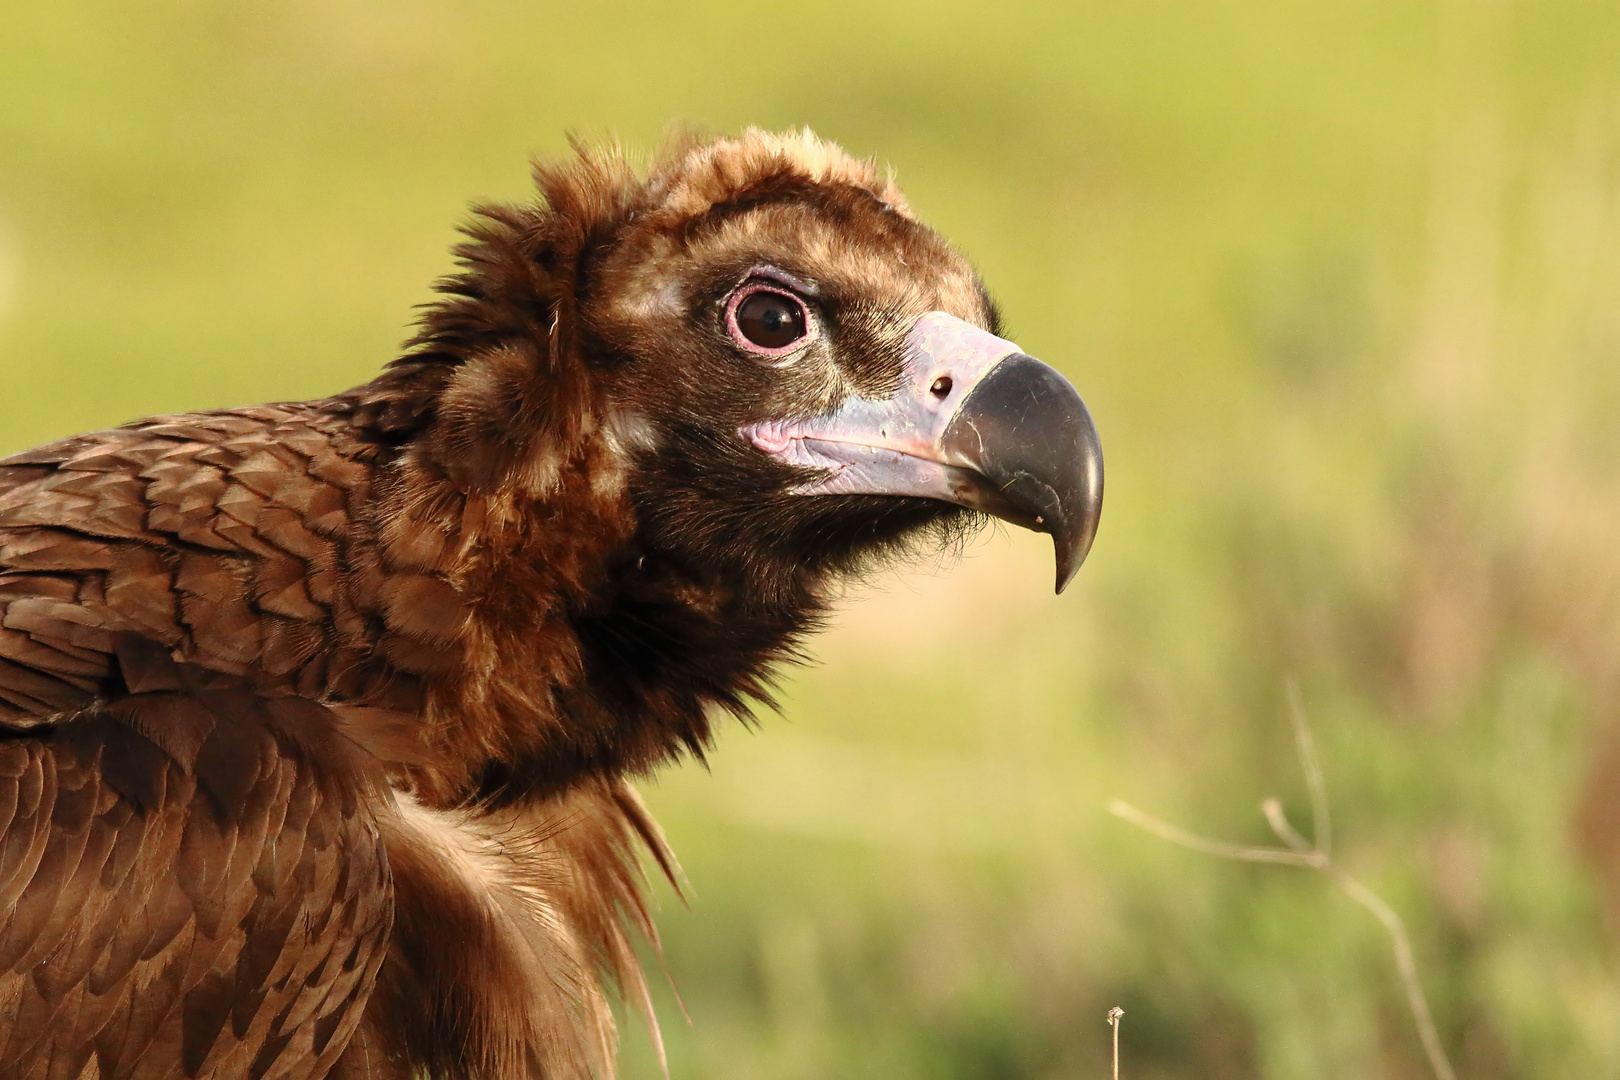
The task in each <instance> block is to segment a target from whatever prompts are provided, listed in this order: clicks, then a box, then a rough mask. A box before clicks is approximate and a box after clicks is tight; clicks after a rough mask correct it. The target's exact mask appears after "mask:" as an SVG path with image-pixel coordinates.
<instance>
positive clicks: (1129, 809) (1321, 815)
mask: <svg viewBox="0 0 1620 1080" xmlns="http://www.w3.org/2000/svg"><path fill="white" fill-rule="evenodd" d="M1288 705H1289V709H1288V715H1289V719H1290V720H1291V721H1292V723H1293V727H1294V745H1295V748H1296V749H1297V751H1298V752H1299V762H1300V766H1301V768H1302V769H1303V771H1304V773H1305V786H1306V788H1307V789H1308V790H1309V792H1310V796H1311V835H1312V838H1313V839H1312V840H1311V841H1307V840H1306V839H1305V837H1303V836H1302V835H1300V833H1299V830H1297V829H1295V828H1294V826H1293V825H1292V824H1291V823H1290V822H1289V820H1288V817H1287V815H1285V814H1284V813H1283V808H1282V803H1281V802H1280V801H1278V800H1277V799H1276V798H1268V799H1266V800H1265V801H1264V802H1262V803H1261V804H1260V811H1261V813H1263V814H1265V816H1266V822H1267V824H1269V825H1270V826H1271V831H1272V832H1273V833H1275V834H1276V835H1277V839H1279V840H1281V841H1282V842H1283V845H1284V846H1282V847H1248V846H1244V845H1240V844H1228V843H1226V842H1224V841H1221V840H1212V839H1210V838H1208V837H1204V836H1199V835H1198V834H1197V833H1192V832H1188V831H1187V830H1186V829H1183V828H1180V827H1178V826H1175V825H1172V824H1170V823H1169V822H1167V821H1161V820H1160V819H1158V818H1156V817H1153V816H1152V815H1151V814H1145V813H1143V812H1142V811H1140V810H1138V809H1136V807H1134V806H1132V805H1131V804H1130V803H1127V802H1124V801H1122V800H1120V799H1115V800H1114V801H1113V802H1112V803H1110V804H1109V807H1108V809H1109V811H1110V812H1112V813H1113V814H1115V815H1116V816H1118V817H1122V818H1124V819H1125V820H1126V821H1129V822H1130V823H1131V824H1133V825H1135V826H1137V827H1138V828H1141V829H1144V830H1146V831H1147V832H1150V833H1152V834H1153V835H1155V836H1158V837H1160V838H1162V839H1165V840H1168V841H1170V842H1171V843H1172V844H1179V845H1180V846H1182V847H1185V848H1191V849H1192V850H1193V851H1198V852H1202V853H1203V854H1205V855H1213V856H1215V857H1216V858H1221V859H1235V860H1238V861H1239V862H1254V863H1278V864H1281V865H1283V866H1302V867H1305V868H1307V869H1310V870H1315V871H1317V872H1318V873H1320V874H1322V875H1323V876H1324V877H1326V878H1327V879H1328V880H1330V881H1332V882H1333V883H1334V884H1335V885H1337V886H1338V887H1339V888H1340V889H1341V890H1342V891H1343V892H1344V894H1345V895H1346V896H1348V897H1349V898H1350V899H1352V900H1354V901H1355V902H1356V903H1358V904H1360V905H1361V906H1362V907H1364V908H1366V909H1367V910H1368V911H1370V912H1372V914H1373V917H1374V918H1376V919H1377V920H1378V921H1379V922H1380V923H1381V924H1382V925H1383V927H1384V929H1385V930H1386V931H1387V932H1388V933H1389V938H1390V944H1391V946H1392V947H1393V949H1394V952H1395V967H1396V970H1397V971H1399V972H1400V976H1401V985H1402V987H1403V988H1404V989H1405V991H1406V1004H1407V1007H1408V1008H1409V1009H1411V1012H1412V1019H1413V1020H1414V1021H1415V1022H1416V1024H1417V1029H1418V1038H1419V1039H1421V1040H1422V1042H1423V1052H1424V1053H1425V1054H1426V1055H1427V1056H1428V1059H1429V1067H1430V1068H1431V1069H1433V1070H1434V1075H1435V1077H1436V1078H1437V1080H1457V1074H1456V1073H1455V1072H1453V1071H1452V1068H1451V1062H1450V1061H1449V1060H1448V1059H1447V1058H1446V1052H1445V1048H1444V1047H1442V1046H1441V1045H1440V1033H1439V1032H1438V1031H1437V1030H1436V1029H1435V1026H1434V1017H1433V1015H1432V1014H1431V1013H1430V1012H1429V1001H1428V998H1426V997H1425V996H1424V994H1423V985H1422V983H1420V982H1419V981H1418V974H1417V963H1416V961H1415V960H1414V959H1413V956H1412V940H1411V938H1410V937H1409V936H1408V935H1407V933H1406V924H1405V923H1403V922H1402V921H1401V917H1400V916H1399V915H1397V914H1396V913H1395V909H1394V908H1392V907H1390V906H1389V904H1387V903H1386V902H1385V901H1384V898H1383V897H1381V896H1379V895H1378V894H1377V893H1375V892H1373V891H1372V890H1371V889H1369V888H1367V886H1365V885H1363V884H1362V883H1361V882H1359V881H1357V880H1356V879H1355V878H1353V877H1351V876H1350V875H1349V874H1348V873H1346V872H1345V870H1344V868H1343V867H1341V866H1339V864H1338V863H1336V862H1334V861H1333V856H1332V846H1331V845H1332V840H1333V822H1332V818H1331V817H1330V815H1329V809H1328V798H1327V783H1326V781H1325V780H1324V779H1323V776H1322V766H1321V764H1320V763H1319V762H1318V760H1317V757H1316V744H1315V741H1314V740H1313V739H1312V738H1311V729H1310V725H1309V724H1308V723H1307V722H1306V719H1305V706H1304V703H1303V701H1302V700H1301V698H1300V693H1299V686H1298V684H1297V683H1295V682H1294V681H1293V680H1289V683H1288ZM1111 1015H1112V1014H1110V1016H1111ZM1110 1022H1112V1021H1110ZM1114 1038H1115V1075H1116V1076H1117V1075H1118V1039H1119V1029H1118V1028H1117V1027H1116V1028H1115V1030H1114Z"/></svg>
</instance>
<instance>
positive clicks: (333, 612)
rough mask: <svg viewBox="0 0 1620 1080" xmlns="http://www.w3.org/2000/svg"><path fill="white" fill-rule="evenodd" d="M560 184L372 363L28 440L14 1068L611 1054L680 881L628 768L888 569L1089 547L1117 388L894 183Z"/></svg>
mask: <svg viewBox="0 0 1620 1080" xmlns="http://www.w3.org/2000/svg"><path fill="white" fill-rule="evenodd" d="M535 178H536V183H537V186H538V195H537V197H536V198H535V199H534V201H533V202H532V203H529V204H524V205H487V206H482V207H479V208H477V209H476V210H475V213H474V216H473V218H472V219H471V223H470V224H468V225H466V226H465V227H464V229H463V232H464V234H465V239H464V240H463V241H462V242H461V243H460V244H459V245H458V246H457V247H456V249H455V254H456V257H457V259H458V263H457V269H456V271H455V272H454V273H453V274H452V275H451V276H449V277H447V278H446V279H444V280H442V281H440V282H439V283H438V285H437V293H436V298H435V300H434V301H433V302H432V303H431V304H429V305H427V306H426V308H425V309H424V312H423V314H422V316H421V319H420V322H419V325H418V328H417V330H416V332H415V335H414V337H413V338H412V339H411V340H410V341H408V342H407V343H406V345H405V346H404V347H403V348H402V349H401V352H400V354H399V356H398V358H397V359H395V360H393V362H392V363H391V364H390V365H389V366H388V367H386V368H385V369H384V370H383V372H382V373H381V374H380V375H378V376H377V377H376V378H375V379H373V380H372V381H371V382H368V383H366V384H365V385H363V386H360V387H357V388H355V389H352V390H348V391H346V392H344V393H340V394H337V395H335V396H332V397H327V398H322V399H318V400H311V401H292V402H283V403H279V404H269V405H258V406H253V407H249V408H234V409H223V410H219V411H214V412H198V413H187V414H181V415H171V416H158V417H153V418H151V419H146V420H138V421H135V422H133V423H130V424H127V425H125V426H123V427H120V428H116V429H113V430H109V431H99V432H94V433H92V434H88V435H78V436H74V437H72V438H67V439H64V440H62V441H60V442H55V443H51V444H49V445H47V446H42V447H39V448H37V449H34V450H29V451H26V452H24V453H20V454H16V455H13V456H11V457H9V458H5V459H4V460H3V461H0V1077H5V1078H23V1077H29V1078H34V1077H37V1078H41V1080H47V1078H49V1080H86V1078H97V1077H99V1078H101V1080H114V1078H116V1080H126V1078H127V1080H158V1078H164V1080H167V1078H174V1077H191V1078H201V1077H208V1078H236V1077H253V1078H259V1077H276V1078H287V1080H318V1078H321V1077H333V1078H336V1080H408V1078H413V1077H429V1078H434V1080H440V1078H444V1080H461V1078H465V1080H474V1078H491V1080H494V1078H508V1077H532V1078H533V1077H543V1078H557V1080H561V1078H574V1077H580V1078H584V1077H592V1076H608V1075H611V1073H612V1071H613V1056H614V1053H615V1046H616V1036H615V1034H614V1026H613V1016H612V1012H611V1009H610V1007H609V1000H610V998H611V997H612V996H613V995H618V994H622V995H624V996H625V997H627V998H628V999H629V1000H630V1001H631V1002H632V1003H635V1004H642V1005H644V1004H645V1002H646V997H647V995H646V989H645V984H644V983H643V981H642V976H641V974H640V971H639V968H638V962H637V958H636V954H635V951H634V946H635V943H636V940H637V939H638V937H640V936H642V935H647V936H648V937H649V938H651V935H652V933H653V927H652V925H651V920H650V918H649V915H648V907H647V903H646V901H645V900H644V899H643V890H644V888H645V886H646V882H645V880H644V878H643V870H642V866H643V860H644V859H646V858H648V857H649V856H650V862H651V863H652V864H656V865H657V866H659V867H661V868H662V870H663V872H664V873H666V874H669V875H671V876H672V879H673V878H674V876H675V875H677V873H678V871H677V867H676V864H675V862H674V859H673V856H672V855H671V854H670V852H669V851H668V849H667V848H666V846H665V843H664V841H663V839H662V836H661V834H660V832H659V830H658V827H657V826H656V824H655V823H654V822H653V820H652V819H651V818H650V817H649V815H648V813H647V811H646V810H645V809H644V808H643V806H642V804H641V802H640V801H639V800H638V798H637V796H636V793H635V792H634V790H633V789H632V788H631V786H630V780H631V779H632V778H634V777H636V776H639V775H644V774H646V773H647V772H648V771H649V770H652V769H654V768H656V767H658V766H659V765H661V764H664V763H666V762H669V761H672V760H674V759H677V758H680V757H682V756H683V755H697V756H701V755H702V754H703V753H704V752H705V749H706V748H707V747H708V746H709V744H710V740H711V725H712V724H713V723H714V722H715V721H716V719H717V718H721V717H724V716H726V715H728V714H730V715H742V714H746V713H747V712H748V710H749V709H750V708H752V707H753V705H754V703H756V702H759V701H768V700H769V691H770V672H771V670H772V667H773V665H775V664H777V663H779V662H783V661H787V660H791V659H793V658H794V657H795V656H797V655H798V653H799V650H800V649H801V648H802V647H803V640H804V638H805V636H806V635H807V634H808V633H809V632H811V631H812V630H814V629H815V628H816V627H817V626H818V622H819V621H820V620H821V619H822V618H823V617H824V614H825V612H826V611H827V608H828V605H829V604H830V603H831V602H832V600H833V598H834V597H835V595H836V593H837V586H838V583H839V582H840V580H841V579H843V578H844V577H845V576H847V575H849V574H851V573H855V572H861V571H863V570H864V569H865V568H867V567H869V566H871V565H872V564H873V563H874V562H875V561H879V560H882V559H884V558H885V557H889V556H893V555H896V554H901V553H904V552H906V551H908V550H912V549H914V548H915V547H916V546H917V545H919V544H922V545H931V544H936V543H939V542H941V541H942V540H944V541H947V542H948V541H950V540H952V539H953V538H956V537H960V536H961V535H962V534H963V532H964V531H965V530H967V529H969V528H972V527H973V526H975V525H977V524H979V523H982V522H985V521H987V520H988V519H989V518H991V517H996V518H1001V519H1005V520H1007V521H1010V522H1013V523H1016V524H1019V525H1022V526H1025V527H1028V528H1032V529H1035V530H1039V531H1043V532H1046V533H1048V534H1050V535H1051V537H1052V539H1053V542H1054V546H1055V550H1056V564H1057V586H1058V589H1059V590H1060V591H1061V590H1062V588H1063V587H1064V585H1066V584H1067V583H1068V581H1069V580H1070V578H1071V577H1072V576H1073V575H1074V573H1075V570H1076V568H1077V567H1078V566H1079V564H1080V562H1081V560H1082V559H1083V558H1084V557H1085V555H1086V552H1087V549H1088V548H1089V546H1090V543H1091V540H1092V536H1093V534H1094V532H1095V530H1096V526H1097V519H1098V514H1099V510H1100V505H1101V496H1102V459H1101V451H1100V448H1099V444H1098V441H1097V434H1096V430H1095V428H1094V426H1093V424H1092V421H1091V418H1090V416H1089V414H1088V412H1087V410H1086V406H1085V405H1084V403H1083V402H1082V400H1081V398H1080V396H1079V394H1078V393H1077V392H1076V391H1075V389H1074V388H1073V387H1072V386H1071V385H1070V383H1069V382H1068V381H1067V380H1065V379H1064V377H1063V376H1061V375H1060V374H1058V373H1057V372H1056V371H1055V370H1054V369H1052V368H1051V367H1048V366H1046V365H1045V364H1043V363H1041V362H1040V361H1038V360H1036V359H1034V358H1032V357H1030V356H1028V355H1025V354H1024V353H1023V352H1022V351H1021V350H1020V349H1019V348H1018V346H1016V345H1015V344H1013V343H1012V342H1011V341H1008V340H1006V339H1004V338H1003V337H1001V336H999V333H1000V327H999V317H998V315H997V311H996V308H995V306H994V304H993V303H992V301H991V299H990V297H989V294H988V293H987V291H986V289H985V287H984V285H983V284H982V283H981V282H980V280H979V278H978V277H977V276H976V274H975V273H974V271H973V270H972V269H971V268H970V266H969V265H968V263H967V262H966V261H965V260H964V258H963V257H962V256H961V255H960V254H958V253H957V252H956V251H955V250H953V249H952V248H951V247H950V246H948V245H947V244H946V243H945V242H944V241H943V240H942V239H941V238H940V237H939V236H938V235H937V234H935V233H934V232H932V231H930V230H929V229H928V228H927V227H925V226H924V225H922V224H920V223H919V222H918V220H917V219H916V218H915V217H914V216H913V214H912V212H911V210H910V209H909V208H908V206H907V204H906V201H905V200H904V198H903V197H902V196H901V194H900V192H899V191H898V190H897V189H896V187H895V185H894V183H893V181H892V179H891V178H890V176H889V175H888V174H887V173H886V172H884V171H881V170H879V169H878V168H876V167H874V166H873V165H872V164H871V163H869V162H867V161H863V160H859V159H856V158H854V157H852V156H850V155H849V154H847V153H845V152H844V151H843V150H841V149H839V148H838V147H837V146H835V145H832V144H830V143H828V142H825V141H822V140H820V139H818V138H817V137H815V136H814V135H813V134H811V133H810V132H808V131H804V132H798V133H793V134H788V135H775V134H769V133H765V132H761V131H757V130H750V131H747V132H745V133H743V134H741V135H739V136H735V137H727V138H710V139H699V138H695V137H688V138H685V139H683V140H679V141H677V143H676V144H675V145H672V146H671V147H669V148H667V149H666V150H665V151H664V152H662V153H661V154H660V155H659V156H658V157H657V158H655V159H654V160H653V161H652V163H651V164H650V165H648V166H646V167H645V168H638V167H637V166H635V165H633V164H631V163H629V162H628V161H627V159H626V157H625V155H624V154H623V153H622V152H621V151H619V150H617V149H615V148H613V147H611V146H609V147H594V148H593V147H585V146H580V147H577V148H576V151H575V153H574V154H573V156H571V157H569V158H567V159H566V160H563V161H550V162H541V163H539V164H537V165H536V166H535ZM654 943H655V939H654Z"/></svg>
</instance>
